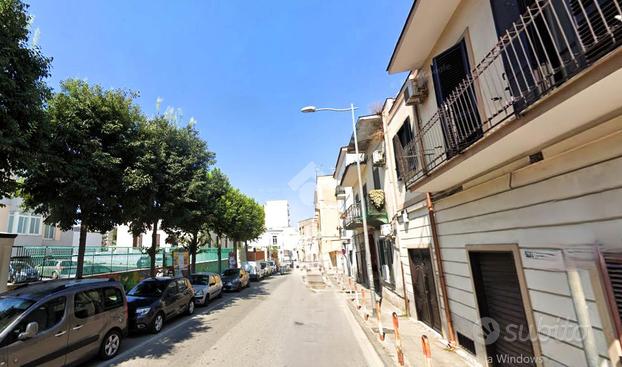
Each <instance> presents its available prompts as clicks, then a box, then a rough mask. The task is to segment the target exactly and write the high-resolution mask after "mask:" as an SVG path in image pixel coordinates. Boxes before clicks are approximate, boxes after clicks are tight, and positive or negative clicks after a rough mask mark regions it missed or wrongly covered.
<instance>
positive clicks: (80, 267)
mask: <svg viewBox="0 0 622 367" xmlns="http://www.w3.org/2000/svg"><path fill="white" fill-rule="evenodd" d="M87 233H88V228H87V227H86V225H85V224H82V223H80V241H79V243H78V264H77V265H76V279H82V275H83V274H84V253H85V252H86V234H87Z"/></svg>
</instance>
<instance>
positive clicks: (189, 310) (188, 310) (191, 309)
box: [186, 300, 194, 316]
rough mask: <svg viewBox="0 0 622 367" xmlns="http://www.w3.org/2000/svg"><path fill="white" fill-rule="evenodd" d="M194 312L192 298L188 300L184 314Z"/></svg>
mask: <svg viewBox="0 0 622 367" xmlns="http://www.w3.org/2000/svg"><path fill="white" fill-rule="evenodd" d="M193 313H194V300H190V302H188V306H186V315H188V316H190V315H192V314H193Z"/></svg>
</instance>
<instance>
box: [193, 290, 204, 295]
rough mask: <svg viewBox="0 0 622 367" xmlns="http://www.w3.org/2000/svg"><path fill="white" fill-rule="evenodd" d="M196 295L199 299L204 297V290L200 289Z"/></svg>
mask: <svg viewBox="0 0 622 367" xmlns="http://www.w3.org/2000/svg"><path fill="white" fill-rule="evenodd" d="M194 295H195V296H199V297H200V296H202V295H203V289H199V290H198V291H195V292H194Z"/></svg>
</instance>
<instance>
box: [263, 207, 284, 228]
mask: <svg viewBox="0 0 622 367" xmlns="http://www.w3.org/2000/svg"><path fill="white" fill-rule="evenodd" d="M264 212H265V214H266V228H287V227H290V216H289V202H288V201H287V200H268V201H266V203H265V204H264Z"/></svg>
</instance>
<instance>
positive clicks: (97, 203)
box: [23, 80, 143, 278]
mask: <svg viewBox="0 0 622 367" xmlns="http://www.w3.org/2000/svg"><path fill="white" fill-rule="evenodd" d="M134 97H135V95H133V94H131V93H128V92H125V91H121V90H103V89H102V88H101V87H100V86H97V85H96V86H89V85H88V84H87V83H86V82H83V81H78V80H67V81H65V82H63V83H62V84H61V91H60V93H57V94H55V95H54V96H53V97H52V98H51V99H50V102H49V107H48V118H49V124H50V126H49V128H50V130H49V136H48V137H47V143H46V144H45V146H44V151H45V154H42V155H41V156H40V157H39V159H38V160H37V161H36V162H33V163H32V164H31V167H30V169H29V170H28V171H27V172H26V174H25V182H24V185H23V196H24V198H25V205H26V206H27V207H29V208H31V209H32V210H33V211H34V212H35V213H38V214H42V215H43V216H44V217H45V218H46V220H45V221H46V223H53V224H57V225H58V226H59V227H60V228H62V229H63V230H69V229H71V228H72V227H73V226H74V225H76V224H78V223H79V224H80V244H79V249H78V264H77V269H76V277H77V278H81V277H82V269H83V263H84V252H85V246H86V234H87V232H88V231H99V232H105V231H109V230H111V229H112V228H113V227H114V226H116V225H118V224H120V223H123V221H124V215H125V213H126V207H127V202H128V199H129V197H128V196H127V195H126V190H125V188H124V185H123V183H124V178H125V177H126V175H127V174H128V172H129V168H130V166H129V165H130V163H131V162H132V161H133V159H134V152H133V151H132V149H129V147H132V146H135V145H136V140H137V138H138V132H139V129H138V127H139V122H140V121H141V120H142V119H143V117H142V115H141V113H140V111H139V109H138V107H136V106H135V105H134V102H133V99H134Z"/></svg>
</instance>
